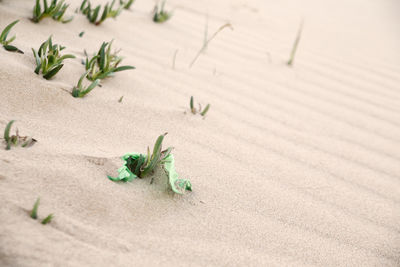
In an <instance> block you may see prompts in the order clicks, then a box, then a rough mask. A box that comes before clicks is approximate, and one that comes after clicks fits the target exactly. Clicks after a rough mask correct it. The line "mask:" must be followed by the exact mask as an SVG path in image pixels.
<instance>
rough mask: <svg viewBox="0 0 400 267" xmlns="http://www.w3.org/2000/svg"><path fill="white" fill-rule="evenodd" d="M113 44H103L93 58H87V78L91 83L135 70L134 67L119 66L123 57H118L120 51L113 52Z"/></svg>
mask: <svg viewBox="0 0 400 267" xmlns="http://www.w3.org/2000/svg"><path fill="white" fill-rule="evenodd" d="M112 42H113V40H112V41H111V42H109V43H107V42H103V44H102V45H101V47H100V49H99V51H98V52H97V54H96V55H94V56H93V57H92V58H89V57H86V61H85V68H86V70H87V71H88V76H87V78H88V79H89V80H91V81H95V80H96V79H104V78H106V77H109V76H113V75H114V73H115V72H119V71H124V70H130V69H134V68H135V67H133V66H129V65H126V66H118V65H119V64H120V63H121V61H122V59H123V58H122V57H119V56H117V53H118V51H115V52H114V53H112V52H111V45H112Z"/></svg>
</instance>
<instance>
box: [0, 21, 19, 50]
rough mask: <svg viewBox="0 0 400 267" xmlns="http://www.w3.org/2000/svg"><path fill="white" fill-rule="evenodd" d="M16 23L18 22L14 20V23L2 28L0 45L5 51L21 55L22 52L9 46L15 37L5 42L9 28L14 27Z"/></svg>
mask: <svg viewBox="0 0 400 267" xmlns="http://www.w3.org/2000/svg"><path fill="white" fill-rule="evenodd" d="M18 22H19V20H15V21H13V22H11V23H10V24H8V25H7V26H6V27H5V28H4V30H3V31H2V32H1V34H0V44H1V45H3V47H4V49H5V50H7V51H11V52H18V53H21V54H23V53H24V52H22V51H21V50H19V49H18V48H17V47H15V46H13V45H10V44H11V43H12V42H13V41H14V40H15V38H16V36H15V35H14V36H13V37H11V38H9V39H8V40H7V37H8V34H9V33H10V31H11V28H12V27H14V25H15V24H17V23H18Z"/></svg>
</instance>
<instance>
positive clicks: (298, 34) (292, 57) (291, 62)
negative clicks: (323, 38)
mask: <svg viewBox="0 0 400 267" xmlns="http://www.w3.org/2000/svg"><path fill="white" fill-rule="evenodd" d="M302 31H303V21H301V22H300V27H299V31H298V32H297V36H296V40H295V41H294V44H293V48H292V52H291V53H290V58H289V60H288V62H287V64H288V65H289V66H292V65H293V61H294V57H295V55H296V51H297V46H298V45H299V42H300V38H301V32H302Z"/></svg>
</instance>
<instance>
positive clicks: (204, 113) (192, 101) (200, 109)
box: [190, 96, 210, 117]
mask: <svg viewBox="0 0 400 267" xmlns="http://www.w3.org/2000/svg"><path fill="white" fill-rule="evenodd" d="M209 109H210V104H207V106H206V107H205V108H204V109H202V107H201V104H200V103H199V108H198V109H197V108H195V107H194V100H193V96H191V97H190V112H192V114H197V113H200V115H201V116H203V117H204V116H205V115H206V114H207V112H208V110H209Z"/></svg>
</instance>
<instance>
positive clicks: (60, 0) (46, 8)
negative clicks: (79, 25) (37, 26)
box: [32, 0, 73, 23]
mask: <svg viewBox="0 0 400 267" xmlns="http://www.w3.org/2000/svg"><path fill="white" fill-rule="evenodd" d="M68 7H69V5H68V4H65V3H64V0H51V2H50V5H49V4H48V3H47V0H43V10H42V7H41V5H40V0H36V4H35V6H34V7H33V17H32V21H33V22H35V23H38V22H39V21H41V20H42V19H44V18H46V17H48V18H52V19H54V20H56V21H60V22H62V23H67V22H70V21H71V20H72V19H73V17H69V18H68V19H64V14H65V11H67V9H68Z"/></svg>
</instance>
